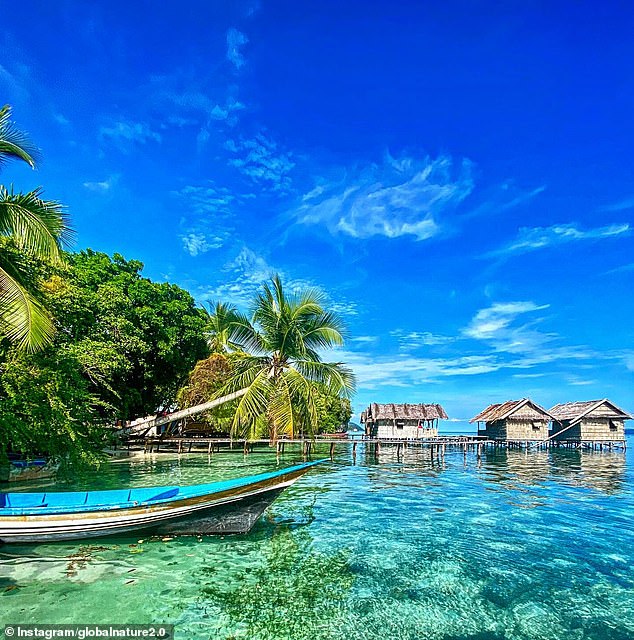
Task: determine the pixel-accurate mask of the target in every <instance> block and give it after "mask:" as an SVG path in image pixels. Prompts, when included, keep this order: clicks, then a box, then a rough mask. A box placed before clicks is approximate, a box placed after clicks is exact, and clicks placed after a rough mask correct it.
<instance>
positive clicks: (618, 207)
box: [599, 197, 634, 211]
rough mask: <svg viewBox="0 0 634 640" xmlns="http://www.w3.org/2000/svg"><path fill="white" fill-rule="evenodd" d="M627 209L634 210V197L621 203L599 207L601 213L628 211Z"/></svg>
mask: <svg viewBox="0 0 634 640" xmlns="http://www.w3.org/2000/svg"><path fill="white" fill-rule="evenodd" d="M627 209H634V197H630V198H625V199H623V200H620V201H619V202H614V203H612V204H606V205H604V206H603V207H599V211H626V210H627Z"/></svg>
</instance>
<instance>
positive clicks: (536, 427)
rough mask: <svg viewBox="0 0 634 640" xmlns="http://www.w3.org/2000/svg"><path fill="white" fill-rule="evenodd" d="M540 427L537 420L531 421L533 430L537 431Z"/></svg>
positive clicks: (540, 424)
mask: <svg viewBox="0 0 634 640" xmlns="http://www.w3.org/2000/svg"><path fill="white" fill-rule="evenodd" d="M541 428H542V423H541V422H537V420H535V421H533V431H539V430H540V429H541Z"/></svg>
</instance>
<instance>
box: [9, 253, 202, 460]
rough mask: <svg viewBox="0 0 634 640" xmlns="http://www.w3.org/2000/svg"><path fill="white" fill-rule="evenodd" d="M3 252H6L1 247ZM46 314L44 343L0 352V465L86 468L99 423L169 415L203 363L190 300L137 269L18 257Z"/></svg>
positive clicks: (90, 260) (89, 256) (90, 256)
mask: <svg viewBox="0 0 634 640" xmlns="http://www.w3.org/2000/svg"><path fill="white" fill-rule="evenodd" d="M5 249H6V250H7V251H9V252H11V251H15V249H12V248H11V247H10V246H6V247H5ZM21 259H22V260H23V261H24V262H25V264H24V265H23V266H24V267H25V270H26V272H27V273H28V274H29V277H30V278H31V279H33V280H38V279H40V280H43V286H42V289H43V293H42V296H43V300H44V302H45V304H46V306H47V308H50V309H52V310H53V312H54V317H55V323H56V328H57V331H56V334H55V339H54V342H53V344H52V345H51V346H50V347H48V348H46V349H45V350H43V351H41V352H40V353H35V354H26V353H20V352H19V350H18V349H17V348H16V347H15V346H9V345H8V344H7V343H5V344H4V352H2V353H0V426H1V427H2V429H1V432H2V435H1V436H0V457H2V453H3V452H4V451H6V449H7V447H8V446H9V445H10V446H11V447H12V448H13V449H15V450H18V451H22V452H24V453H27V454H30V453H41V454H48V455H52V456H65V457H68V458H70V459H71V460H73V461H91V460H94V459H95V458H94V456H95V452H96V451H98V450H99V448H100V446H102V445H103V442H104V438H105V433H106V432H105V431H104V429H103V425H104V424H105V423H111V424H112V423H114V421H115V420H116V419H122V420H125V419H129V418H132V417H136V416H140V415H146V414H150V413H154V412H156V410H157V409H159V408H161V407H169V406H172V405H173V404H174V402H175V399H176V392H177V390H178V389H179V387H180V386H181V385H182V384H183V382H184V381H185V380H186V378H187V374H188V372H189V371H190V370H191V369H192V367H193V366H194V364H195V363H196V362H197V361H198V360H199V359H200V358H204V357H205V356H206V355H207V354H208V351H207V347H206V344H205V340H204V337H203V329H204V326H205V318H204V315H203V314H202V313H201V311H200V310H199V309H198V308H197V307H196V306H195V303H194V300H193V298H192V297H191V296H190V295H189V294H188V293H187V292H186V291H184V290H182V289H180V288H179V287H176V286H174V285H171V284H168V283H154V282H151V281H150V280H148V279H147V278H143V277H142V276H141V273H140V271H141V269H142V268H143V264H142V263H140V262H138V261H135V260H130V261H126V260H125V259H124V258H123V257H122V256H120V255H116V254H115V256H114V257H113V258H110V257H108V256H107V255H105V254H103V253H96V252H93V251H90V250H88V251H84V252H81V253H79V254H74V255H69V256H68V263H67V264H50V263H48V264H47V263H43V262H40V261H37V260H34V259H33V258H29V257H28V256H27V257H25V256H22V257H21Z"/></svg>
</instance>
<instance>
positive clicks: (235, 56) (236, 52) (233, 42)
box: [227, 28, 249, 69]
mask: <svg viewBox="0 0 634 640" xmlns="http://www.w3.org/2000/svg"><path fill="white" fill-rule="evenodd" d="M247 42H249V39H248V38H247V37H246V36H245V35H244V33H242V32H240V31H238V30H237V29H233V28H231V29H229V30H228V31H227V60H229V62H231V63H232V64H233V65H234V66H235V68H236V69H240V68H241V67H242V66H244V64H245V63H246V60H245V59H244V56H243V55H242V51H240V49H241V47H243V46H244V45H245V44H247Z"/></svg>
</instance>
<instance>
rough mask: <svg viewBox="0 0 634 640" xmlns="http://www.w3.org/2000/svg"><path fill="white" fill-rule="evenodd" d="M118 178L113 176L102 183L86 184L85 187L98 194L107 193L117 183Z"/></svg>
mask: <svg viewBox="0 0 634 640" xmlns="http://www.w3.org/2000/svg"><path fill="white" fill-rule="evenodd" d="M116 181H117V178H116V176H112V177H110V178H108V179H107V180H102V181H101V182H84V184H83V186H84V187H85V188H86V189H88V191H94V192H96V193H107V192H108V191H110V189H111V188H112V187H113V186H114V184H115V183H116Z"/></svg>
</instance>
